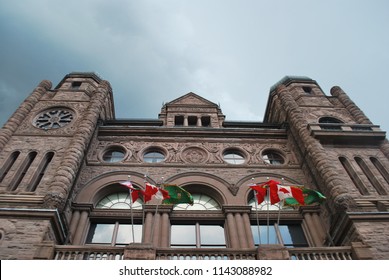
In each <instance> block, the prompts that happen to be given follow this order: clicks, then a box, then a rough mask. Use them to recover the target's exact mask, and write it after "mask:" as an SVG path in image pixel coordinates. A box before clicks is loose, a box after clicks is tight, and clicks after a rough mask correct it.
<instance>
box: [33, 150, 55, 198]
mask: <svg viewBox="0 0 389 280" xmlns="http://www.w3.org/2000/svg"><path fill="white" fill-rule="evenodd" d="M53 157H54V153H53V152H49V153H47V154H46V155H45V156H44V157H43V159H42V161H41V163H40V164H39V166H38V169H37V170H36V172H35V175H34V176H33V178H32V180H31V182H30V184H29V187H28V190H29V191H31V192H34V191H35V190H36V188H37V187H38V185H39V183H40V182H41V180H42V178H43V175H45V172H46V169H47V167H48V166H49V163H50V162H51V160H52V159H53Z"/></svg>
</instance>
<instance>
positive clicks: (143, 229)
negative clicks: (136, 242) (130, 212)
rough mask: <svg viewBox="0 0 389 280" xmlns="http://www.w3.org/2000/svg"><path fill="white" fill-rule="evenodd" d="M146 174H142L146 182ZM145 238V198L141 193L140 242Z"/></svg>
mask: <svg viewBox="0 0 389 280" xmlns="http://www.w3.org/2000/svg"><path fill="white" fill-rule="evenodd" d="M146 178H147V175H146V174H145V175H144V183H145V184H146V182H147V180H146ZM144 240H145V199H144V195H143V203H142V242H144Z"/></svg>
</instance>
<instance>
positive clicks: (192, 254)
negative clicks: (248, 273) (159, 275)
mask: <svg viewBox="0 0 389 280" xmlns="http://www.w3.org/2000/svg"><path fill="white" fill-rule="evenodd" d="M256 255H257V250H256V249H248V250H236V249H226V248H223V249H220V248H208V249H207V248H198V249H188V248H185V249H184V248H166V249H158V250H157V254H156V259H157V260H255V259H256Z"/></svg>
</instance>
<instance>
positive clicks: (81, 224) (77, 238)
mask: <svg viewBox="0 0 389 280" xmlns="http://www.w3.org/2000/svg"><path fill="white" fill-rule="evenodd" d="M88 218H89V211H86V210H83V211H82V212H81V215H80V219H79V221H78V225H77V229H76V232H75V233H74V238H73V245H81V241H82V238H83V234H84V231H85V228H86V226H87V225H88V224H89V223H88Z"/></svg>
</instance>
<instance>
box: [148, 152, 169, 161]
mask: <svg viewBox="0 0 389 280" xmlns="http://www.w3.org/2000/svg"><path fill="white" fill-rule="evenodd" d="M164 159H165V155H164V154H162V153H160V152H148V153H146V154H145V155H144V156H143V160H144V161H145V162H149V163H157V162H161V161H163V160H164Z"/></svg>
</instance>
